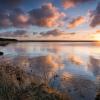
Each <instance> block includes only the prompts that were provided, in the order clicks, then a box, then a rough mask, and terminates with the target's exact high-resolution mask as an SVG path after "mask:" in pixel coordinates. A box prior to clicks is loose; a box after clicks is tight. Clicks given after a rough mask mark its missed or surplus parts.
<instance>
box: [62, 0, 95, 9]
mask: <svg viewBox="0 0 100 100" xmlns="http://www.w3.org/2000/svg"><path fill="white" fill-rule="evenodd" d="M61 1H62V5H63V7H64V8H72V7H74V6H76V5H77V4H81V3H86V2H91V1H93V0H61Z"/></svg>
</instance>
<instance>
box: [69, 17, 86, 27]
mask: <svg viewBox="0 0 100 100" xmlns="http://www.w3.org/2000/svg"><path fill="white" fill-rule="evenodd" d="M85 21H86V20H85V18H84V17H82V16H79V17H77V18H75V19H73V20H72V21H71V22H70V23H69V24H68V26H67V27H68V28H75V27H77V26H79V25H81V24H83V23H85Z"/></svg>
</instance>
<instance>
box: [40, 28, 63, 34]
mask: <svg viewBox="0 0 100 100" xmlns="http://www.w3.org/2000/svg"><path fill="white" fill-rule="evenodd" d="M64 34H65V33H64V32H63V31H60V30H58V29H54V30H50V31H47V32H41V33H40V35H41V36H60V35H64Z"/></svg>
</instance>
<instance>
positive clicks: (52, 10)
mask: <svg viewBox="0 0 100 100" xmlns="http://www.w3.org/2000/svg"><path fill="white" fill-rule="evenodd" d="M65 16H66V15H65V13H63V12H60V11H59V10H58V9H57V8H56V7H55V6H53V5H52V4H51V3H47V4H44V5H42V6H41V7H40V8H37V9H32V10H31V11H28V12H25V11H24V10H22V9H20V8H16V9H12V10H3V11H1V12H0V28H5V27H28V26H32V25H35V26H40V27H54V26H61V25H63V24H64V18H65Z"/></svg>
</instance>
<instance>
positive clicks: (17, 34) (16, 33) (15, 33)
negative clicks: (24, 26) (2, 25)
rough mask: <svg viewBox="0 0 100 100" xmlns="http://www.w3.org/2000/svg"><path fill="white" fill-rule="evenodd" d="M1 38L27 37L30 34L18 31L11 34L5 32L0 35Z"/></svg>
mask: <svg viewBox="0 0 100 100" xmlns="http://www.w3.org/2000/svg"><path fill="white" fill-rule="evenodd" d="M0 36H4V37H17V36H18V37H27V36H28V33H27V31H25V30H16V31H10V32H3V33H0Z"/></svg>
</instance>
